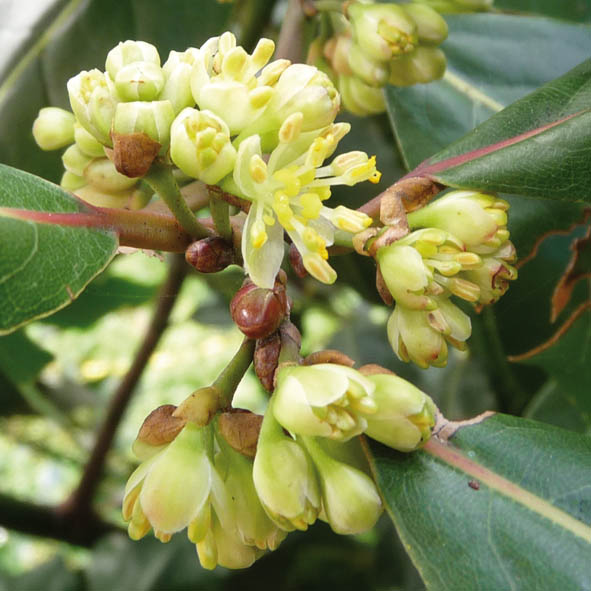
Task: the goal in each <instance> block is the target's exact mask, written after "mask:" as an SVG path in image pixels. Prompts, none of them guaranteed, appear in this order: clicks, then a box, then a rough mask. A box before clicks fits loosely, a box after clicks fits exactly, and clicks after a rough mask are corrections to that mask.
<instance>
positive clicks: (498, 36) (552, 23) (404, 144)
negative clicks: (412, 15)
mask: <svg viewBox="0 0 591 591" xmlns="http://www.w3.org/2000/svg"><path fill="white" fill-rule="evenodd" d="M446 19H447V21H448V24H449V36H448V39H447V41H445V43H443V45H442V48H443V50H444V51H445V55H446V57H447V60H448V69H447V73H446V75H445V77H444V79H443V80H440V81H438V82H433V83H431V84H418V85H416V86H411V87H408V88H394V87H388V88H387V90H386V98H387V103H388V110H389V114H390V119H391V122H392V127H393V129H394V130H395V133H396V137H397V143H398V145H399V146H400V148H401V151H402V154H403V158H404V160H405V162H406V164H407V167H408V168H409V169H411V168H414V167H416V166H417V165H418V164H420V163H421V162H422V161H423V160H425V159H426V158H428V157H430V156H432V155H433V154H435V153H437V152H438V151H440V150H442V149H444V148H446V147H447V146H448V145H449V144H450V143H451V142H454V141H456V140H459V139H460V138H462V137H463V136H464V135H465V134H467V133H468V132H469V131H471V130H472V129H473V128H474V127H475V126H477V125H478V124H480V123H482V122H483V121H486V120H487V119H488V118H489V117H491V116H492V115H494V114H495V113H497V112H499V111H501V110H502V109H503V108H504V107H506V106H508V105H510V104H511V103H513V102H515V101H516V100H518V99H520V98H522V97H523V96H525V95H527V94H528V93H531V92H533V91H534V90H536V89H537V88H538V87H539V86H541V85H542V84H545V83H546V82H549V81H550V80H553V79H554V78H557V77H559V76H561V75H563V74H564V73H565V72H567V71H568V70H570V69H571V68H573V67H575V66H576V65H578V64H580V63H581V62H582V61H583V60H585V59H587V58H588V57H589V37H590V35H591V28H590V27H588V26H582V25H575V24H569V23H564V22H560V21H556V20H551V19H546V18H537V17H523V16H509V15H495V14H488V13H485V14H468V15H449V16H447V17H446ZM537 116H539V114H537ZM535 121H536V120H535V118H534V120H533V121H531V122H529V123H528V124H527V125H524V126H523V128H522V130H527V129H530V128H533V127H536V123H535ZM513 128H515V124H514V125H512V126H511V127H508V128H507V129H506V130H501V131H504V132H506V135H504V134H503V133H500V136H499V138H498V139H495V140H493V141H499V140H500V139H505V138H507V137H510V136H511V135H515V134H512V133H510V130H511V129H513ZM486 143H492V142H488V141H486V142H485V141H483V142H482V143H480V144H479V146H481V145H485V144H486ZM468 149H473V148H468ZM464 151H467V150H464ZM456 153H459V152H454V154H456Z"/></svg>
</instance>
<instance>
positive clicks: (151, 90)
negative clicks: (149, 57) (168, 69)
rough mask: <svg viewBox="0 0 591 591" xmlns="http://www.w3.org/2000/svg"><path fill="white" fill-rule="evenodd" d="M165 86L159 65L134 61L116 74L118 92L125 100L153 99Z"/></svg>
mask: <svg viewBox="0 0 591 591" xmlns="http://www.w3.org/2000/svg"><path fill="white" fill-rule="evenodd" d="M163 87H164V74H163V73H162V69H161V68H160V66H159V65H156V64H153V63H150V62H134V63H132V64H128V65H127V66H124V67H123V68H121V69H120V70H119V71H118V72H117V76H115V88H116V89H117V94H118V95H119V97H120V98H121V99H122V100H124V101H153V100H155V99H156V98H158V95H159V94H160V91H161V90H162V88H163Z"/></svg>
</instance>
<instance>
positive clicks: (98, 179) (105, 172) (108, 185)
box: [84, 158, 137, 193]
mask: <svg viewBox="0 0 591 591" xmlns="http://www.w3.org/2000/svg"><path fill="white" fill-rule="evenodd" d="M84 178H85V179H86V180H87V181H88V183H89V184H90V185H93V186H94V187H96V188H97V189H98V190H99V191H104V192H105V193H118V192H120V191H125V190H127V189H131V187H133V186H134V185H135V183H136V182H137V181H136V179H131V178H129V177H127V176H125V175H123V174H120V173H119V172H117V170H116V168H115V165H114V164H113V163H112V162H111V161H110V160H109V159H108V158H97V159H95V160H93V161H92V162H91V163H90V164H89V165H88V166H87V167H86V168H85V170H84Z"/></svg>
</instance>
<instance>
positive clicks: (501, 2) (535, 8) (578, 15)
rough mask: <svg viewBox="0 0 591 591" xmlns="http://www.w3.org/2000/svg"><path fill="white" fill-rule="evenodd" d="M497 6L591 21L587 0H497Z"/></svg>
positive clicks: (590, 9)
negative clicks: (561, 0)
mask: <svg viewBox="0 0 591 591" xmlns="http://www.w3.org/2000/svg"><path fill="white" fill-rule="evenodd" d="M495 8H507V9H510V10H523V11H526V12H535V13H538V14H545V15H547V16H553V17H556V18H566V19H571V20H575V21H591V4H589V3H588V2H585V0H575V1H571V2H556V0H496V1H495Z"/></svg>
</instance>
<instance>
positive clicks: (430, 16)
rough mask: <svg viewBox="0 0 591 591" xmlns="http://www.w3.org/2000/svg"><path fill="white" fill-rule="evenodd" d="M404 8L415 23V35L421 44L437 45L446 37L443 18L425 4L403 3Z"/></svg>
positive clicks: (445, 24)
mask: <svg viewBox="0 0 591 591" xmlns="http://www.w3.org/2000/svg"><path fill="white" fill-rule="evenodd" d="M404 10H405V11H406V13H407V14H408V15H409V16H410V17H411V18H412V19H413V20H414V22H415V23H416V25H417V36H418V38H419V42H420V43H421V44H423V43H425V44H428V45H439V44H440V43H443V41H445V39H446V38H447V23H446V22H445V19H444V18H443V17H442V16H441V15H440V14H439V13H438V12H437V11H436V10H433V8H431V7H430V6H427V5H425V4H415V3H413V4H405V5H404Z"/></svg>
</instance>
